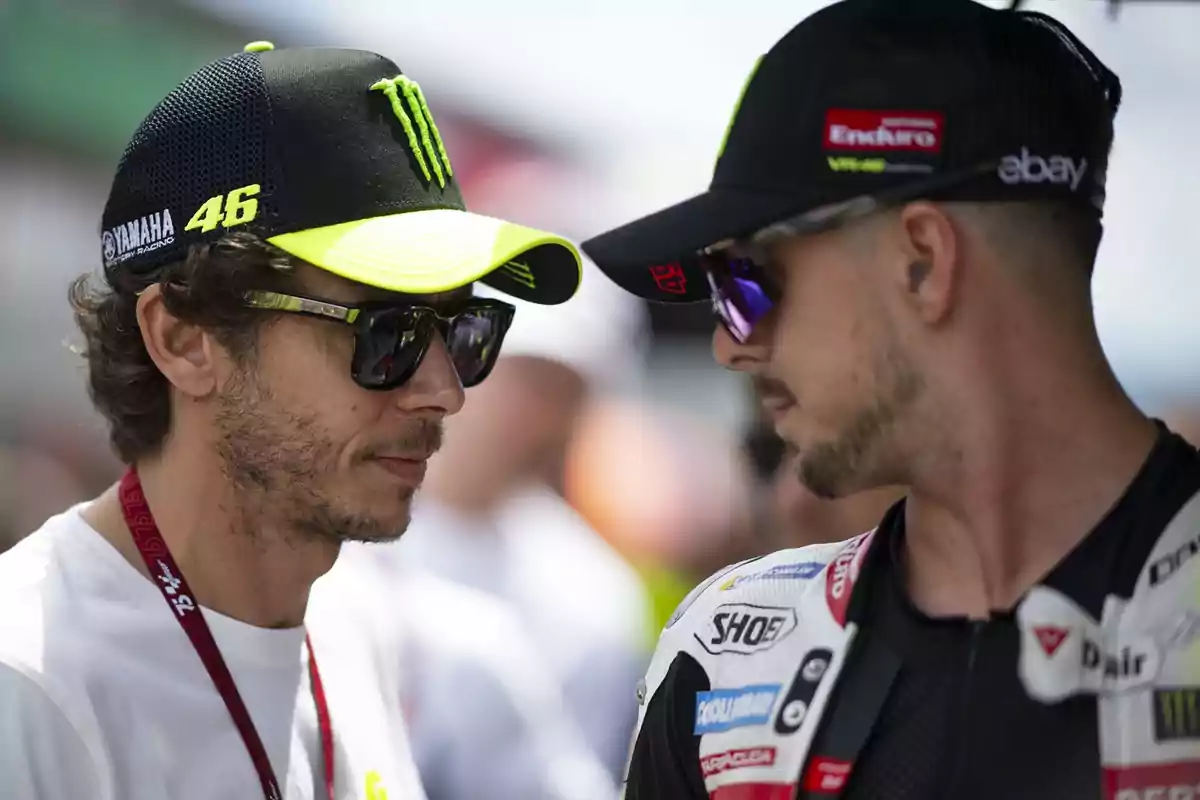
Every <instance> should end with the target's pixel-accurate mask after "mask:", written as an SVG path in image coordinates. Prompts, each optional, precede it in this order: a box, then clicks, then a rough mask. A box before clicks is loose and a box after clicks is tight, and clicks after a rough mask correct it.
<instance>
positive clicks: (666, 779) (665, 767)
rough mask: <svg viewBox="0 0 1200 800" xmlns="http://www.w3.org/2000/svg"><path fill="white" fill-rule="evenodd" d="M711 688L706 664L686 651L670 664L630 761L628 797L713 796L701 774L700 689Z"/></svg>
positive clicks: (693, 799)
mask: <svg viewBox="0 0 1200 800" xmlns="http://www.w3.org/2000/svg"><path fill="white" fill-rule="evenodd" d="M710 688H712V687H711V684H710V682H709V679H708V675H707V673H705V671H704V667H702V666H700V663H699V662H698V661H696V659H694V658H692V657H691V656H690V655H688V654H687V653H680V654H679V655H677V656H675V660H674V661H672V662H671V666H670V668H669V669H668V670H667V674H666V675H665V676H664V677H663V680H662V683H661V684H660V685H659V687H658V691H656V692H655V693H654V695H653V696H652V697H651V698H650V700H649V703H650V704H649V705H648V706H647V707H646V714H645V716H644V717H643V718H642V726H641V729H640V730H639V731H638V737H637V741H636V742H634V745H633V753H632V755H631V757H630V759H629V774H628V776H627V777H626V779H625V795H624V798H625V800H666V799H667V798H670V800H708V791H707V790H706V789H705V788H704V776H703V775H702V774H701V773H700V737H699V736H697V735H695V734H694V733H693V731H694V730H695V729H696V693H697V692H706V691H708V690H709V689H710Z"/></svg>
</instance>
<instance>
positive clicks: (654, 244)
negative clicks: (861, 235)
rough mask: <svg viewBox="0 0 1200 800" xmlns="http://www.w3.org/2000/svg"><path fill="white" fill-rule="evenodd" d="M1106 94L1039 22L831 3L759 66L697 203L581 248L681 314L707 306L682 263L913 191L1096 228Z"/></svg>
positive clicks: (1081, 60)
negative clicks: (1046, 202)
mask: <svg viewBox="0 0 1200 800" xmlns="http://www.w3.org/2000/svg"><path fill="white" fill-rule="evenodd" d="M1120 94H1121V89H1120V82H1119V80H1118V79H1117V77H1116V75H1115V74H1113V73H1112V72H1111V71H1110V70H1109V69H1108V68H1107V67H1105V66H1104V65H1103V64H1102V63H1101V62H1100V61H1099V59H1097V58H1096V56H1095V55H1093V54H1092V53H1091V51H1090V50H1088V48H1087V47H1086V46H1084V45H1083V43H1081V42H1080V41H1079V40H1078V39H1077V38H1076V37H1075V36H1074V34H1072V33H1071V32H1070V31H1069V30H1067V29H1066V28H1065V27H1064V26H1063V25H1062V24H1061V23H1059V22H1057V21H1056V20H1054V19H1052V18H1051V17H1048V16H1046V15H1044V14H1039V13H1035V12H1024V11H1022V12H1014V11H1007V10H997V9H992V8H989V7H988V6H985V5H982V4H980V3H976V2H973V1H972V0H842V2H838V3H834V4H832V5H830V6H827V7H825V8H823V9H821V10H820V11H818V12H816V13H814V14H812V15H811V16H809V17H808V18H807V19H805V20H804V21H802V22H801V23H800V24H799V25H797V26H796V27H795V28H793V29H792V30H791V31H790V32H789V33H788V34H787V35H786V36H784V37H783V38H782V39H781V40H780V41H779V42H778V43H776V44H775V46H774V47H772V48H771V50H770V51H769V52H768V53H767V54H766V55H764V56H763V57H762V58H761V59H760V60H759V61H758V63H757V64H756V66H755V68H754V70H753V71H752V73H751V75H750V77H749V78H748V79H747V83H746V85H745V88H744V90H743V93H742V96H741V98H740V99H739V101H738V104H737V106H736V108H735V110H734V113H733V117H732V119H731V121H730V123H729V129H728V131H727V134H726V138H725V141H724V142H723V143H722V146H721V150H720V154H719V156H718V159H717V163H716V167H715V169H714V172H713V178H712V182H711V184H710V185H709V189H708V191H706V192H704V193H703V194H700V195H697V196H696V197H693V198H691V199H689V200H685V201H684V202H682V203H679V204H677V205H674V206H671V207H670V208H667V209H664V210H662V211H659V212H657V213H655V214H651V215H650V216H648V217H644V218H642V219H640V220H637V221H635V222H632V223H629V224H627V225H624V226H622V227H620V228H617V229H616V230H613V231H610V232H608V233H604V234H602V235H600V236H597V237H595V238H593V239H590V240H588V241H585V242H584V243H583V250H584V252H585V253H587V255H588V256H590V257H591V258H592V259H593V260H594V261H595V262H596V264H597V265H598V266H599V267H600V268H601V269H602V270H603V271H604V272H605V273H606V274H607V275H608V276H609V277H610V278H612V279H613V280H614V281H616V282H617V283H618V284H620V285H621V286H622V287H624V288H625V289H627V290H628V291H630V292H632V293H634V294H637V295H639V296H641V297H644V298H646V299H649V300H656V301H660V302H696V301H701V300H706V299H707V298H708V296H709V295H708V286H707V281H706V279H705V276H704V274H703V268H702V266H701V264H702V261H700V260H698V259H695V258H692V257H691V256H693V255H694V254H695V253H696V252H697V251H699V250H702V249H703V248H706V247H709V246H712V245H714V244H718V243H720V242H723V241H726V240H730V239H738V238H741V237H746V236H750V235H751V234H753V233H755V232H757V231H759V230H761V229H763V228H765V227H767V226H770V225H773V224H775V223H779V222H783V221H785V220H788V219H790V218H794V217H797V216H799V215H802V214H805V213H808V212H819V210H820V209H825V208H828V207H830V206H833V205H835V204H839V203H845V202H847V201H850V200H852V199H854V198H859V197H864V196H876V197H879V198H881V199H882V200H886V199H887V198H888V197H889V196H891V197H893V198H896V199H899V198H903V197H905V193H906V192H909V194H908V196H907V199H916V197H914V196H913V195H912V194H911V191H912V190H913V189H914V188H916V189H918V190H919V189H920V188H921V187H922V186H925V187H929V191H928V193H927V194H919V195H917V196H921V197H929V198H931V199H943V200H962V201H967V200H970V201H1002V200H1022V199H1046V198H1064V199H1067V200H1069V201H1078V202H1079V203H1080V204H1081V205H1083V206H1086V207H1087V208H1089V209H1091V210H1093V211H1094V212H1095V214H1096V216H1097V219H1099V215H1100V212H1101V210H1102V207H1103V203H1104V180H1105V172H1106V169H1107V164H1108V154H1109V149H1110V147H1111V144H1112V131H1113V118H1114V116H1115V115H1116V110H1117V107H1118V105H1119V104H1120ZM955 177H957V178H959V179H957V180H948V178H955ZM933 187H940V188H938V189H937V190H936V191H935V190H934V188H933Z"/></svg>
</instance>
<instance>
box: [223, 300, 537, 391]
mask: <svg viewBox="0 0 1200 800" xmlns="http://www.w3.org/2000/svg"><path fill="white" fill-rule="evenodd" d="M245 300H246V306H247V307H248V308H255V309H260V310H263V311H276V312H282V313H287V314H301V315H304V316H308V317H314V318H316V319H322V320H325V321H327V322H340V323H343V324H345V325H349V326H350V327H351V328H353V329H354V356H353V357H352V359H351V364H350V375H351V377H352V378H353V379H354V382H355V383H356V384H358V385H359V386H361V387H363V388H364V389H370V390H372V391H386V390H390V389H395V388H397V387H398V386H401V385H403V384H404V383H405V382H407V381H408V380H409V379H410V378H412V376H413V375H414V374H416V371H417V368H418V367H420V365H421V361H422V359H424V358H425V355H426V354H427V353H428V352H429V345H430V342H431V341H432V340H433V334H434V333H435V332H437V333H440V334H441V335H442V338H443V340H444V341H445V343H446V349H447V350H448V351H449V353H450V359H451V361H452V362H453V363H454V368H455V370H456V371H457V372H458V379H459V381H460V382H461V383H462V385H463V387H464V388H470V387H472V386H476V385H478V384H479V383H480V382H482V381H483V379H484V378H486V377H487V376H488V375H489V374H490V373H491V371H492V368H493V367H495V366H496V359H497V358H498V357H499V355H500V347H501V345H502V344H503V343H504V336H505V334H506V333H508V329H509V327H510V326H511V325H512V321H513V316H514V314H515V313H516V308H515V307H514V306H512V305H509V304H508V303H505V302H503V301H500V300H491V299H483V298H468V299H465V300H463V301H461V302H460V303H457V304H455V305H453V306H452V307H451V309H450V310H448V311H447V310H439V309H437V308H434V307H432V306H430V305H425V304H420V303H411V304H409V303H397V302H394V301H393V302H388V301H380V302H370V303H361V304H358V305H341V304H338V303H333V302H330V301H328V300H320V299H317V298H313V297H304V296H301V295H292V294H283V293H281V292H268V291H253V292H249V293H248V294H247V295H246V298H245Z"/></svg>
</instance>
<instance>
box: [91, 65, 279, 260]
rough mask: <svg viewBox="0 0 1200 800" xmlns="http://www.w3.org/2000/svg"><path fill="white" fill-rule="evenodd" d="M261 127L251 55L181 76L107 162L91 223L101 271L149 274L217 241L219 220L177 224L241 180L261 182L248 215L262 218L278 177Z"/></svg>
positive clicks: (264, 107)
mask: <svg viewBox="0 0 1200 800" xmlns="http://www.w3.org/2000/svg"><path fill="white" fill-rule="evenodd" d="M271 131H272V121H271V113H270V107H269V105H268V101H267V93H266V89H265V86H264V83H263V73H262V68H261V67H260V64H259V59H258V57H257V56H256V55H254V54H251V53H239V54H237V55H233V56H229V57H227V58H222V59H220V60H218V61H215V62H213V63H211V64H208V65H207V66H205V67H203V68H202V69H200V70H198V71H197V72H195V73H194V74H192V75H191V76H190V77H188V78H187V79H186V80H184V81H183V83H181V84H180V85H179V86H178V87H176V88H175V89H174V90H173V91H172V92H171V93H170V94H168V95H167V96H166V97H165V98H164V99H163V100H162V102H160V103H159V104H158V105H157V106H156V107H155V108H154V110H153V111H151V112H150V114H149V116H147V117H146V119H145V120H144V121H143V122H142V124H141V125H140V126H139V127H138V129H137V131H136V133H134V135H133V138H132V140H131V141H130V143H129V146H128V147H127V148H126V149H125V153H124V155H123V156H122V157H121V160H120V162H119V164H118V166H117V174H116V177H115V179H114V180H113V185H112V190H111V192H110V194H109V198H108V203H107V204H106V205H105V207H104V216H103V218H102V222H101V229H102V231H103V233H102V240H103V241H102V245H103V250H104V253H103V255H104V264H105V268H106V269H112V268H113V267H116V266H118V265H121V264H125V265H127V267H128V268H130V269H133V270H137V271H149V270H152V269H154V268H155V267H158V266H161V265H163V264H166V263H169V262H170V261H173V260H177V259H179V258H181V257H182V256H183V255H184V254H185V253H186V251H187V245H189V244H192V243H196V242H200V241H203V240H205V239H206V238H209V239H215V238H218V237H220V236H221V235H222V234H223V233H225V229H224V228H222V227H221V226H219V225H218V226H217V227H216V228H215V229H213V230H212V231H210V232H208V233H202V232H200V231H197V230H193V231H188V232H186V233H185V232H184V228H185V227H186V226H187V224H188V221H189V220H190V219H191V217H192V215H193V214H195V213H196V211H197V210H198V209H199V208H200V207H201V206H202V205H203V204H204V203H205V201H207V200H208V199H209V198H211V197H214V196H217V195H224V194H225V193H227V192H229V191H230V190H232V189H236V188H239V187H242V186H246V185H249V184H259V185H260V186H261V190H260V193H259V194H258V196H257V200H258V204H259V209H260V211H259V216H258V218H257V220H256V221H257V222H259V223H260V224H261V223H262V222H266V221H269V218H270V216H271V213H272V209H273V208H274V207H275V204H274V202H273V198H275V197H276V196H277V195H278V194H279V192H280V183H281V174H280V166H279V164H278V162H277V161H276V160H275V159H274V158H272V156H271V152H270V150H269V148H267V147H266V146H265V143H266V142H267V141H268V140H269V139H270V138H271ZM164 215H169V220H168V219H166V217H165V216H164ZM168 231H173V232H172V233H168Z"/></svg>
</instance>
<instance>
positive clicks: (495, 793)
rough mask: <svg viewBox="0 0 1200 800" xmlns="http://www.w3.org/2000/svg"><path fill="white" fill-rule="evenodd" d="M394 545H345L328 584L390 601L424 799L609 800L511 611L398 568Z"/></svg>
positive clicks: (595, 764)
mask: <svg viewBox="0 0 1200 800" xmlns="http://www.w3.org/2000/svg"><path fill="white" fill-rule="evenodd" d="M401 547H403V540H401V543H397V544H386V545H360V544H353V543H352V544H348V545H346V546H345V547H344V548H343V549H342V554H341V556H340V557H339V558H338V562H337V565H336V566H335V567H334V568H333V570H332V571H331V573H330V577H335V578H338V579H345V580H350V579H352V580H355V581H357V582H360V583H375V584H378V585H380V586H381V587H382V588H383V590H384V591H385V592H386V596H387V597H388V602H389V616H390V619H391V620H392V623H393V624H394V625H395V627H396V630H397V632H398V633H399V635H400V640H401V643H402V644H401V650H402V660H403V668H402V669H401V670H400V673H399V675H398V680H399V683H400V687H401V699H402V703H403V707H404V718H405V721H406V722H407V723H408V730H409V738H410V740H411V744H412V749H413V755H414V756H415V758H416V762H417V768H418V770H419V771H420V775H421V781H422V783H424V785H425V792H426V794H428V795H429V797H430V798H431V800H480V798H487V800H613V799H614V798H615V797H616V796H617V789H616V785H615V782H614V781H613V779H612V778H611V776H610V775H609V774H608V773H607V772H606V771H605V769H604V767H603V766H602V765H601V764H600V762H599V761H598V760H597V759H596V756H595V755H594V754H593V753H592V751H591V749H590V748H589V747H588V746H587V744H586V743H585V742H584V740H583V737H582V736H581V735H580V733H579V731H578V729H577V728H576V727H575V725H574V724H573V722H572V720H571V719H570V717H569V716H568V714H567V713H566V709H565V708H564V706H563V699H562V694H561V692H560V691H559V686H558V683H557V681H556V680H555V679H554V676H553V673H552V672H551V671H550V668H549V665H548V664H547V663H546V661H545V659H544V658H542V657H540V656H539V654H538V652H537V649H536V647H535V646H534V644H533V642H532V641H530V639H529V636H528V634H527V633H526V632H525V629H524V626H522V624H521V621H520V620H519V619H518V618H517V616H516V615H515V613H514V612H513V611H512V610H511V609H510V608H509V607H508V605H507V604H506V603H504V602H502V601H500V600H498V599H496V598H494V597H491V596H489V595H487V594H485V593H483V592H480V591H476V590H474V589H471V588H469V587H466V586H462V585H461V584H457V583H454V582H452V581H448V580H446V579H444V578H440V577H438V576H435V575H433V574H432V573H430V572H429V571H427V570H422V569H419V568H415V567H412V566H411V565H407V564H403V563H397V562H396V560H394V559H392V558H391V556H392V555H393V554H394V553H395V551H396V549H397V548H401ZM322 580H325V579H324V578H322Z"/></svg>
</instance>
